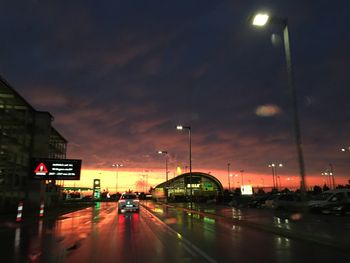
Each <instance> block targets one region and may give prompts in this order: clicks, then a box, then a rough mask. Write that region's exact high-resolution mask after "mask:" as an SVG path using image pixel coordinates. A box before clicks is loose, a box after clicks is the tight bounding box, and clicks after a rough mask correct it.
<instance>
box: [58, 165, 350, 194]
mask: <svg viewBox="0 0 350 263" xmlns="http://www.w3.org/2000/svg"><path fill="white" fill-rule="evenodd" d="M196 171H197V170H196ZM198 171H199V172H205V173H208V171H207V170H203V169H202V170H198ZM209 172H210V174H211V175H213V176H215V177H216V178H218V179H219V180H220V182H221V183H222V184H223V186H224V187H225V188H228V174H227V171H224V170H213V171H209ZM230 174H231V176H230V186H231V188H236V187H240V186H241V180H242V174H241V173H240V172H239V171H238V172H236V173H230ZM176 175H177V174H176V172H175V170H174V171H170V172H169V179H171V178H173V177H174V176H176ZM278 176H279V178H278V185H280V187H283V188H285V187H286V188H291V189H296V188H298V187H299V181H300V180H299V176H298V175H292V176H289V175H285V174H283V173H282V172H281V174H280V175H278ZM116 178H117V175H116V171H115V170H93V169H91V170H84V169H83V170H82V171H81V179H80V180H79V181H74V180H72V181H65V182H64V186H72V187H74V186H75V187H78V186H80V187H91V188H92V185H93V179H100V180H101V189H102V190H106V191H109V192H111V193H113V192H115V189H116ZM347 180H348V179H347V177H336V184H347V183H348V182H347ZM164 181H165V171H164V169H153V170H138V169H130V170H128V169H121V170H119V171H118V191H119V192H124V191H128V190H132V191H139V192H143V191H146V192H148V190H149V189H150V187H155V186H156V185H158V184H159V183H162V182H164ZM306 183H307V187H308V189H311V187H312V186H314V185H319V186H322V185H324V184H327V179H326V178H325V177H324V176H317V175H315V176H310V177H307V178H306ZM243 184H250V185H253V186H254V187H272V176H271V174H256V173H255V174H254V173H249V172H243Z"/></svg>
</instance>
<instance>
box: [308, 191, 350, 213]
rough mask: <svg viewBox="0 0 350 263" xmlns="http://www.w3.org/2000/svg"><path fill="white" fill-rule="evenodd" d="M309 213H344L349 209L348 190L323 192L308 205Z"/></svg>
mask: <svg viewBox="0 0 350 263" xmlns="http://www.w3.org/2000/svg"><path fill="white" fill-rule="evenodd" d="M307 204H308V207H309V208H310V210H311V211H315V212H322V213H327V214H328V213H332V212H335V213H336V212H343V213H346V212H347V210H349V207H350V189H335V190H328V191H324V192H323V193H322V194H320V195H318V196H315V197H313V199H312V200H310V201H309V202H308V203H307Z"/></svg>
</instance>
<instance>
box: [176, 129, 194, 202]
mask: <svg viewBox="0 0 350 263" xmlns="http://www.w3.org/2000/svg"><path fill="white" fill-rule="evenodd" d="M176 129H177V130H183V129H187V130H188V139H189V159H190V199H191V208H192V138H191V126H182V125H178V126H176ZM186 194H187V185H186Z"/></svg>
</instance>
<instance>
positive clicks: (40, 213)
mask: <svg viewBox="0 0 350 263" xmlns="http://www.w3.org/2000/svg"><path fill="white" fill-rule="evenodd" d="M43 216H44V202H43V201H41V204H40V212H39V217H43Z"/></svg>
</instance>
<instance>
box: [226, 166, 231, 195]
mask: <svg viewBox="0 0 350 263" xmlns="http://www.w3.org/2000/svg"><path fill="white" fill-rule="evenodd" d="M230 165H231V164H230V163H228V164H227V179H228V190H229V191H231V182H230Z"/></svg>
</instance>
